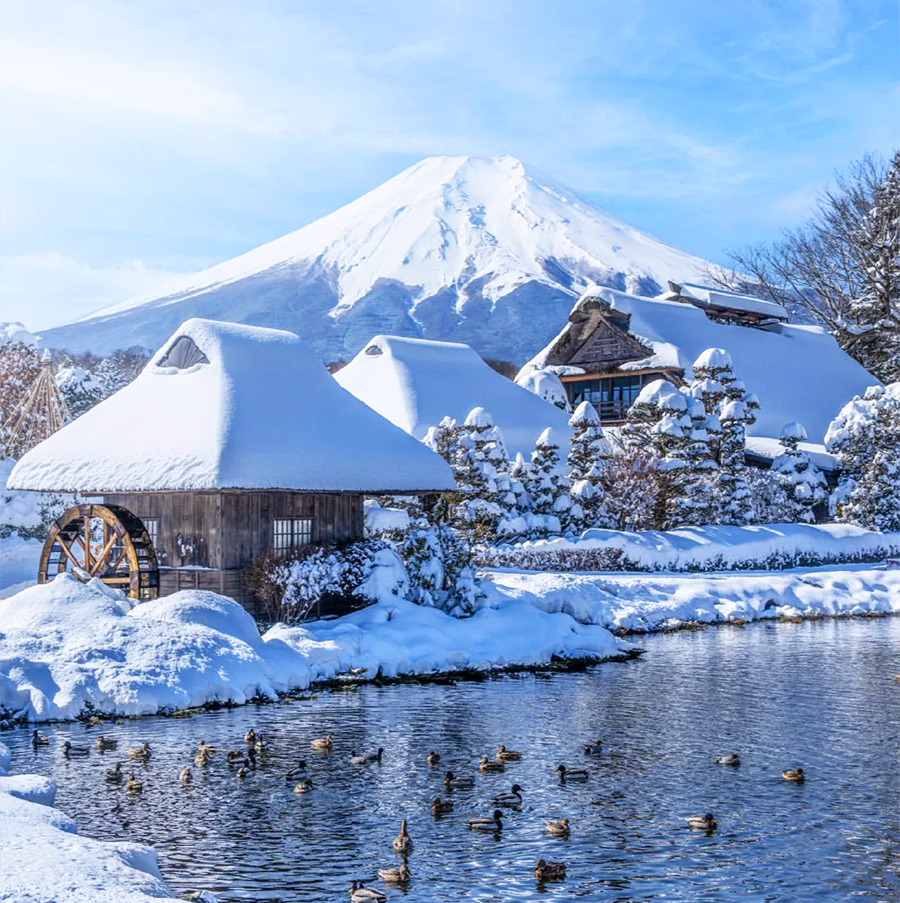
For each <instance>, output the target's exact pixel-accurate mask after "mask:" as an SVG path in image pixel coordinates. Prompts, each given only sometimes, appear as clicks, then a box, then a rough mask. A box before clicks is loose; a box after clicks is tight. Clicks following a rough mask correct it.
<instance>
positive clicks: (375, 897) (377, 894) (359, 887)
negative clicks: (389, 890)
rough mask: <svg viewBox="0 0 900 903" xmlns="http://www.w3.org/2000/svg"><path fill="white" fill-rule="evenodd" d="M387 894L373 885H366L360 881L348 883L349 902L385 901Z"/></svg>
mask: <svg viewBox="0 0 900 903" xmlns="http://www.w3.org/2000/svg"><path fill="white" fill-rule="evenodd" d="M386 900H387V894H385V893H384V892H383V891H380V890H378V889H377V888H374V887H366V885H365V884H363V883H362V881H354V882H353V884H351V885H350V903H385V901H386Z"/></svg>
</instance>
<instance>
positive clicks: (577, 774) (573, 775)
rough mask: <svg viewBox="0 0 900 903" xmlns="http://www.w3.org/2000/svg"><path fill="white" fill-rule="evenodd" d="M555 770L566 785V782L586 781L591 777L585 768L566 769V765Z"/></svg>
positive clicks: (561, 781)
mask: <svg viewBox="0 0 900 903" xmlns="http://www.w3.org/2000/svg"><path fill="white" fill-rule="evenodd" d="M554 770H555V771H556V772H558V773H559V780H560V783H561V784H565V783H566V781H586V780H587V779H588V778H589V777H590V775H589V774H588V772H587V771H585V769H583V768H566V766H565V765H559V766H558V767H557V768H555V769H554Z"/></svg>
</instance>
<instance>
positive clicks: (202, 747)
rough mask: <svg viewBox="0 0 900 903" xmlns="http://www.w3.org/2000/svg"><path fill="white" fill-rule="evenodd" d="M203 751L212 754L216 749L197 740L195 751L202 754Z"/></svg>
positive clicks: (203, 741)
mask: <svg viewBox="0 0 900 903" xmlns="http://www.w3.org/2000/svg"><path fill="white" fill-rule="evenodd" d="M204 750H206V751H208V752H211V753H213V752H215V751H216V748H215V746H213V745H212V744H211V743H207V742H206V741H205V740H198V741H197V751H198V752H202V751H204Z"/></svg>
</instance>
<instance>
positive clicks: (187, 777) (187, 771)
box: [178, 765, 194, 785]
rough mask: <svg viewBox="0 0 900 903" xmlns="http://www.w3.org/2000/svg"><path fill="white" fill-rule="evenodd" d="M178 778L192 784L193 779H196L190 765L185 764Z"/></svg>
mask: <svg viewBox="0 0 900 903" xmlns="http://www.w3.org/2000/svg"><path fill="white" fill-rule="evenodd" d="M178 780H179V781H181V783H182V784H185V785H187V784H190V783H191V781H193V780H194V776H193V775H192V774H191V767H190V765H185V766H184V768H182V769H181V773H180V774H179V775H178Z"/></svg>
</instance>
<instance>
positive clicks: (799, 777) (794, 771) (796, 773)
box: [781, 768, 806, 784]
mask: <svg viewBox="0 0 900 903" xmlns="http://www.w3.org/2000/svg"><path fill="white" fill-rule="evenodd" d="M781 776H782V777H783V778H784V779H785V780H786V781H793V782H794V783H795V784H802V783H803V782H804V781H805V780H806V775H805V774H804V773H803V769H802V768H789V769H787V771H782V772H781Z"/></svg>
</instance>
